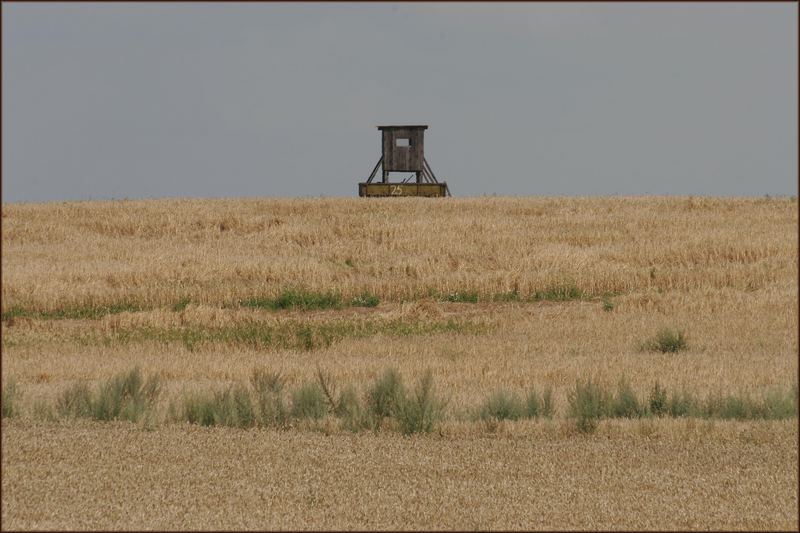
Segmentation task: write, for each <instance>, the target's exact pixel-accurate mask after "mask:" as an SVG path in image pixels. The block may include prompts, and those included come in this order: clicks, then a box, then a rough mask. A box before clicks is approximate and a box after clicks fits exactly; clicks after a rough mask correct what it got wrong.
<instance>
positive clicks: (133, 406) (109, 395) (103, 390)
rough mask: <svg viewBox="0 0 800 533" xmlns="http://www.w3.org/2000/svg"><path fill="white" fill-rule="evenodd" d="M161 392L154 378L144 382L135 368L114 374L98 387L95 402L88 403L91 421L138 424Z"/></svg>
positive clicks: (154, 376)
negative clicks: (119, 421) (121, 421)
mask: <svg viewBox="0 0 800 533" xmlns="http://www.w3.org/2000/svg"><path fill="white" fill-rule="evenodd" d="M160 391H161V384H160V381H159V379H158V376H156V375H153V376H151V377H150V378H149V379H148V380H147V381H145V380H144V378H142V373H141V371H140V370H139V368H138V367H137V368H134V369H133V370H131V371H130V372H128V373H122V374H118V375H117V376H115V377H113V378H111V379H110V380H108V381H107V382H105V383H103V384H102V385H101V386H100V390H99V391H98V394H97V398H95V399H94V400H93V401H91V407H92V409H91V410H92V418H94V419H95V420H128V421H130V422H138V421H139V420H140V419H141V418H142V416H143V415H144V414H145V412H146V411H148V410H150V409H152V408H153V406H154V404H155V401H156V399H157V398H158V395H159V393H160Z"/></svg>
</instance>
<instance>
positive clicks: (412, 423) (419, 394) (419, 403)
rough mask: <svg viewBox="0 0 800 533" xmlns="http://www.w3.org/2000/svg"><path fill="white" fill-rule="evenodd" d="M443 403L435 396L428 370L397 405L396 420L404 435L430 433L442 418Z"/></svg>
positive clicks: (431, 377)
mask: <svg viewBox="0 0 800 533" xmlns="http://www.w3.org/2000/svg"><path fill="white" fill-rule="evenodd" d="M444 408H445V402H444V401H443V400H442V399H440V398H438V397H437V396H436V393H435V390H434V386H433V376H432V375H431V372H430V370H428V371H427V372H425V374H424V375H423V376H422V378H420V380H419V382H418V383H417V386H416V388H415V389H414V391H413V392H412V393H411V394H409V395H408V396H404V397H402V398H401V400H400V401H399V402H398V404H397V414H396V418H397V421H398V423H399V425H400V431H401V432H402V433H403V434H404V435H410V434H412V433H430V432H431V431H433V428H434V426H435V425H436V423H437V422H439V421H440V420H441V419H442V418H443V416H444Z"/></svg>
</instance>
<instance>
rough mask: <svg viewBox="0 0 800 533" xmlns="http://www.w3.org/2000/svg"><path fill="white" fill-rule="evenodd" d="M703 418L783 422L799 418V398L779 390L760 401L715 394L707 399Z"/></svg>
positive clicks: (768, 393)
mask: <svg viewBox="0 0 800 533" xmlns="http://www.w3.org/2000/svg"><path fill="white" fill-rule="evenodd" d="M702 416H703V417H705V418H721V419H723V420H729V419H734V420H754V419H759V420H783V419H786V418H791V417H793V416H797V397H796V395H794V394H792V393H791V392H787V391H782V390H779V389H773V390H770V391H768V392H767V393H765V394H764V395H763V396H762V398H761V399H760V400H759V399H755V398H752V397H750V396H747V395H743V394H731V393H728V394H713V395H710V396H709V397H708V398H706V401H705V403H704V405H703V407H702Z"/></svg>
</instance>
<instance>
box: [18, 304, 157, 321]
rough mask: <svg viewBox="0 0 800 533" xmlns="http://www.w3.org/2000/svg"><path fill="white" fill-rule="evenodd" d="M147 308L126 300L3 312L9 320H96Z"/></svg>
mask: <svg viewBox="0 0 800 533" xmlns="http://www.w3.org/2000/svg"><path fill="white" fill-rule="evenodd" d="M146 310H148V308H145V307H142V306H139V305H134V304H131V303H125V302H123V303H119V304H112V305H101V306H83V307H66V308H63V309H56V310H54V311H37V310H34V309H25V308H22V307H12V308H11V309H10V310H8V311H5V312H4V313H3V314H2V319H3V320H8V319H11V318H36V319H40V320H63V319H73V320H87V319H89V320H96V319H98V318H102V317H104V316H106V315H114V314H119V313H125V312H130V313H136V312H139V311H146Z"/></svg>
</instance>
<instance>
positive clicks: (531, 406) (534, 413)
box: [525, 389, 542, 418]
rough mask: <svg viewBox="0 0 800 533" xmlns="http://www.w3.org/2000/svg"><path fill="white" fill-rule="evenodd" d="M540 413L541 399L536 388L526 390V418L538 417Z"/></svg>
mask: <svg viewBox="0 0 800 533" xmlns="http://www.w3.org/2000/svg"><path fill="white" fill-rule="evenodd" d="M541 413H542V399H541V398H540V397H539V393H537V392H536V389H531V390H530V391H528V396H527V397H526V398H525V416H526V417H528V418H538V417H539V416H540V415H541Z"/></svg>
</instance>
